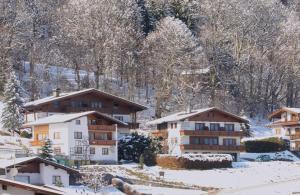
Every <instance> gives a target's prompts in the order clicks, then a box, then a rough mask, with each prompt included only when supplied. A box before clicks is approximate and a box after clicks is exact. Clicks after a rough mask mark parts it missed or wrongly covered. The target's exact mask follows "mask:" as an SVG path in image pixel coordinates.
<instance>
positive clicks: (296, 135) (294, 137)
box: [289, 134, 300, 140]
mask: <svg viewBox="0 0 300 195" xmlns="http://www.w3.org/2000/svg"><path fill="white" fill-rule="evenodd" d="M289 136H290V140H295V139H300V134H295V135H289Z"/></svg>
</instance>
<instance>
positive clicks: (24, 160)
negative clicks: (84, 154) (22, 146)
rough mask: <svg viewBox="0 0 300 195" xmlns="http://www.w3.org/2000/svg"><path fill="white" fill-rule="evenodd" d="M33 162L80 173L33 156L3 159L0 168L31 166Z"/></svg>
mask: <svg viewBox="0 0 300 195" xmlns="http://www.w3.org/2000/svg"><path fill="white" fill-rule="evenodd" d="M32 162H40V163H45V164H49V165H52V166H54V167H56V168H60V169H63V170H65V171H68V172H72V173H79V172H78V171H77V170H76V169H73V168H70V167H67V166H64V165H62V164H59V163H56V162H53V161H49V160H45V159H43V158H40V157H38V156H32V157H24V158H15V159H9V160H8V159H7V160H6V159H1V161H0V168H2V169H5V168H12V167H14V166H16V167H18V165H22V164H26V163H28V164H30V163H32Z"/></svg>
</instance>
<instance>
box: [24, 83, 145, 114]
mask: <svg viewBox="0 0 300 195" xmlns="http://www.w3.org/2000/svg"><path fill="white" fill-rule="evenodd" d="M92 91H96V92H98V93H101V94H104V95H106V96H111V97H114V98H117V99H119V100H122V101H125V102H128V103H130V104H133V105H136V106H138V107H141V108H143V109H146V108H147V107H145V106H144V105H141V104H138V103H135V102H132V101H130V100H127V99H125V98H122V97H119V96H116V95H112V94H109V93H106V92H104V91H100V90H98V89H94V88H89V89H84V90H81V91H75V92H70V93H61V94H60V95H59V96H58V97H56V96H49V97H45V98H42V99H38V100H35V101H31V102H27V103H26V104H25V105H24V106H25V107H29V106H37V105H40V104H44V103H48V102H52V101H55V100H60V99H62V98H66V97H70V96H73V95H77V94H82V93H86V92H92Z"/></svg>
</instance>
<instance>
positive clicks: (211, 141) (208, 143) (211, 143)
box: [204, 137, 219, 145]
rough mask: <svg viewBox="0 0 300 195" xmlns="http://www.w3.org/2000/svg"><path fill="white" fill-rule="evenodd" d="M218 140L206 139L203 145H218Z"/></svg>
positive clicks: (213, 138)
mask: <svg viewBox="0 0 300 195" xmlns="http://www.w3.org/2000/svg"><path fill="white" fill-rule="evenodd" d="M218 142H219V141H218V138H217V137H206V138H204V144H205V145H218Z"/></svg>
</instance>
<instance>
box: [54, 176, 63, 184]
mask: <svg viewBox="0 0 300 195" xmlns="http://www.w3.org/2000/svg"><path fill="white" fill-rule="evenodd" d="M59 183H61V177H60V176H56V175H55V176H52V184H59Z"/></svg>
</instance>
